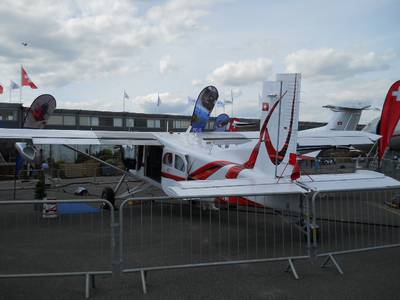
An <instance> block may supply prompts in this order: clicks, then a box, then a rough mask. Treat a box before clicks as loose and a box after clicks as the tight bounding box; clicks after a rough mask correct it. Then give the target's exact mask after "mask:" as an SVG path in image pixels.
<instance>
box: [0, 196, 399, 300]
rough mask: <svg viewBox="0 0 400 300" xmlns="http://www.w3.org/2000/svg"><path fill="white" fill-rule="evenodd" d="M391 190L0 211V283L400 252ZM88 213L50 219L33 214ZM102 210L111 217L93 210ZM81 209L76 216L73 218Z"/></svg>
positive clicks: (17, 206)
mask: <svg viewBox="0 0 400 300" xmlns="http://www.w3.org/2000/svg"><path fill="white" fill-rule="evenodd" d="M399 192H400V190H394V189H382V190H379V191H377V190H371V191H368V190H363V191H347V192H332V193H330V192H324V193H318V192H313V191H310V192H309V193H305V194H297V195H293V194H292V195H272V194H271V195H248V196H240V197H237V196H225V197H210V196H208V197H207V198H168V197H147V198H131V199H126V200H124V201H123V202H121V204H120V205H119V209H118V211H117V212H115V214H117V216H118V217H114V210H113V208H112V207H111V204H110V203H109V202H108V201H106V200H97V199H95V200H84V199H80V200H62V201H61V200H48V201H38V200H29V201H0V257H1V259H0V272H1V273H0V279H1V278H21V277H51V276H53V277H54V276H82V277H84V278H85V295H86V297H89V293H90V288H91V285H93V284H94V278H95V276H97V275H108V276H111V275H113V278H114V279H115V281H117V282H118V281H119V279H120V277H121V276H122V275H124V274H129V273H139V274H140V278H141V283H142V289H143V292H144V293H146V292H147V278H146V274H147V273H148V272H153V271H161V270H170V269H188V268H202V267H213V266H224V265H234V264H249V263H266V262H276V261H285V262H287V266H288V269H287V270H288V271H290V272H291V273H292V275H293V276H294V277H295V278H299V274H298V273H297V271H296V268H295V264H294V262H295V261H296V260H300V259H316V258H318V257H322V258H325V261H324V263H323V264H322V266H324V267H325V266H327V265H328V264H329V263H332V264H333V265H334V266H335V267H336V268H337V270H338V271H339V272H340V273H343V269H342V267H341V266H340V264H339V263H338V261H337V256H338V255H342V254H347V253H356V252H361V251H367V250H376V249H382V248H388V247H397V246H400V194H399ZM48 202H52V203H57V204H59V206H62V204H79V203H85V204H87V206H86V209H87V212H86V213H85V210H79V209H77V211H76V212H77V213H76V214H75V213H73V212H74V211H73V209H72V211H71V209H70V210H69V212H67V213H64V214H63V213H60V214H59V216H58V218H54V219H49V218H45V219H44V218H42V212H41V210H35V208H37V205H38V204H39V205H42V204H44V203H48ZM101 204H105V205H106V206H108V207H109V208H111V209H110V210H106V209H103V208H100V205H101ZM80 209H82V208H80Z"/></svg>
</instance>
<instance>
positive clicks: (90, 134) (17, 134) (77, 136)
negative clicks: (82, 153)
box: [0, 128, 161, 145]
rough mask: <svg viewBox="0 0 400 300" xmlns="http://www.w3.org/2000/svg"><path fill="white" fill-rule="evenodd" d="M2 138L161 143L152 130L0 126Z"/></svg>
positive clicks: (77, 142) (43, 141)
mask: <svg viewBox="0 0 400 300" xmlns="http://www.w3.org/2000/svg"><path fill="white" fill-rule="evenodd" d="M0 139H16V140H32V142H33V143H34V144H38V145H40V144H70V145H161V143H160V142H159V140H158V138H157V136H156V135H155V134H154V133H151V132H128V131H90V130H53V129H40V130H38V129H9V128H0Z"/></svg>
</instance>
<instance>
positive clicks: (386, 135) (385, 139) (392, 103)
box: [363, 80, 400, 158]
mask: <svg viewBox="0 0 400 300" xmlns="http://www.w3.org/2000/svg"><path fill="white" fill-rule="evenodd" d="M399 119H400V80H398V81H396V82H395V83H393V84H392V86H391V87H390V89H389V90H388V92H387V95H386V98H385V103H384V104H383V107H382V113H381V116H380V117H378V118H376V119H374V120H372V121H371V122H370V123H368V124H367V125H366V126H365V127H364V129H363V131H365V132H371V133H376V134H379V135H381V136H382V139H381V140H380V143H379V151H378V154H379V158H383V156H384V154H385V152H386V150H387V149H388V148H389V147H390V148H391V149H393V150H400V124H399Z"/></svg>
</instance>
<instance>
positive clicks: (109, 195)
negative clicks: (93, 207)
mask: <svg viewBox="0 0 400 300" xmlns="http://www.w3.org/2000/svg"><path fill="white" fill-rule="evenodd" d="M101 199H105V200H107V201H110V203H111V204H112V206H113V207H115V193H114V190H113V189H112V188H110V187H109V186H107V187H105V188H104V189H103V192H102V193H101ZM103 207H104V208H109V207H108V205H107V204H104V205H103Z"/></svg>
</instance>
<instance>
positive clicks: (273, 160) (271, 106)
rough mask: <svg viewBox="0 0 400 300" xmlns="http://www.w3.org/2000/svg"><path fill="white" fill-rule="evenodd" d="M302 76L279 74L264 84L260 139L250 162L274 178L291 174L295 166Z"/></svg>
mask: <svg viewBox="0 0 400 300" xmlns="http://www.w3.org/2000/svg"><path fill="white" fill-rule="evenodd" d="M300 88H301V74H298V73H296V74H277V76H276V81H266V82H264V84H263V94H262V98H261V99H262V102H261V103H260V104H261V120H260V138H259V141H258V143H257V145H256V147H255V148H254V149H253V151H252V153H251V156H250V159H249V161H250V160H253V161H255V165H254V168H255V169H258V170H260V171H261V172H263V173H267V174H270V175H273V176H275V177H276V176H278V177H279V176H285V175H290V174H291V173H292V169H293V166H294V165H295V164H296V148H297V125H298V119H299V101H300Z"/></svg>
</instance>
